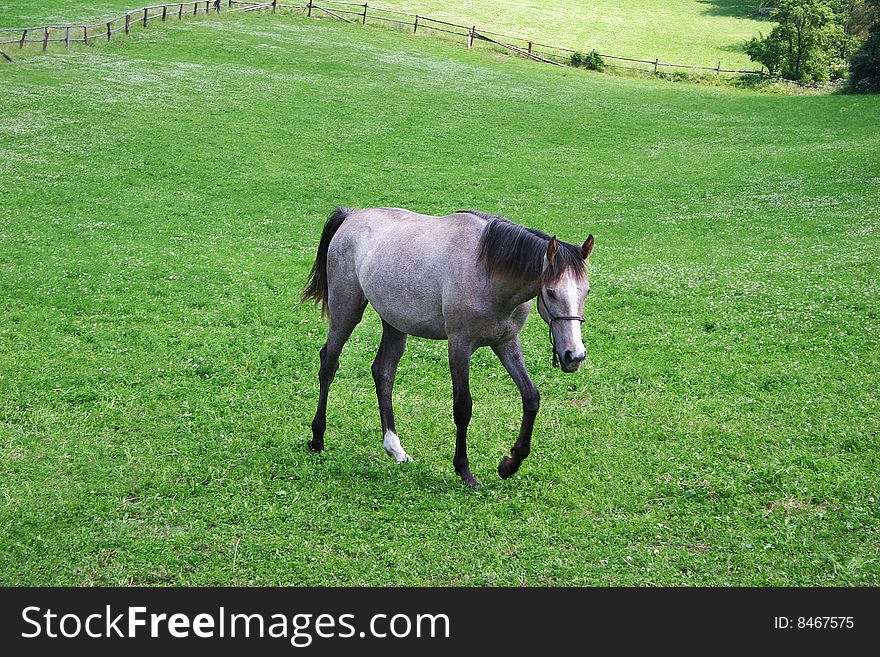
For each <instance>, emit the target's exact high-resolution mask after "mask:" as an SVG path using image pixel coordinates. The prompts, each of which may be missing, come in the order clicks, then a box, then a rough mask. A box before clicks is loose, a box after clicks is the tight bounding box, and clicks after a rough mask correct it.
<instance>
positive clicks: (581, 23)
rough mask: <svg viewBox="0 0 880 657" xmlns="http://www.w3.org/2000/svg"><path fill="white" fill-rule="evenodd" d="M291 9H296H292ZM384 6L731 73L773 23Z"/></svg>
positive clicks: (627, 2)
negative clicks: (755, 38)
mask: <svg viewBox="0 0 880 657" xmlns="http://www.w3.org/2000/svg"><path fill="white" fill-rule="evenodd" d="M143 4H145V3H144V2H140V3H139V2H137V0H97V1H95V2H89V3H82V2H76V1H75V0H52V1H51V2H42V1H39V0H15V1H14V2H12V1H11V0H0V27H19V26H21V27H25V26H28V25H35V24H42V23H43V22H52V21H54V22H68V21H76V20H98V19H101V18H110V17H111V16H113V15H117V14H119V13H120V12H123V11H125V10H126V9H132V8H134V7H136V6H139V5H140V6H142V5H143ZM288 4H294V3H292V2H288ZM376 4H377V5H378V6H382V7H388V8H390V9H398V10H402V11H407V12H411V13H421V14H423V15H427V16H431V17H433V18H441V19H446V20H453V21H462V22H464V23H466V24H471V23H476V24H477V25H480V26H483V27H485V28H486V29H493V30H495V31H500V32H508V33H512V34H513V35H515V36H520V35H521V36H525V37H533V38H535V39H536V40H544V42H545V43H550V44H552V45H558V46H563V47H570V48H575V49H584V50H590V49H593V48H596V49H598V50H600V51H602V52H607V53H610V54H615V55H623V56H626V57H637V58H649V59H654V58H656V57H659V58H660V60H661V61H666V62H674V63H683V64H697V65H705V66H714V65H715V64H716V63H717V62H718V61H721V63H722V65H723V67H724V68H736V67H743V66H750V64H749V60H748V57H746V56H745V55H744V54H743V53H742V44H743V43H745V42H746V41H747V40H748V39H749V38H751V37H752V36H754V35H755V34H757V33H758V31H759V30H760V29H762V27H763V29H764V31H765V32H766V31H767V28H766V27H765V25H766V24H764V23H761V22H760V21H756V20H754V19H753V18H752V17H751V14H752V12H753V11H754V9H755V8H756V7H757V6H759V4H760V2H759V0H737V1H735V2H734V1H730V0H664V1H663V2H661V3H657V2H650V1H648V0H624V1H623V2H618V1H614V0H594V1H593V2H590V3H583V2H578V1H576V0H529V1H528V2H503V1H501V0H465V1H463V2H458V3H454V4H450V3H448V2H440V1H438V0H381V1H378V2H377V3H376Z"/></svg>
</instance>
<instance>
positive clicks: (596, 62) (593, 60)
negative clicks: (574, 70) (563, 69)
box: [569, 50, 605, 71]
mask: <svg viewBox="0 0 880 657" xmlns="http://www.w3.org/2000/svg"><path fill="white" fill-rule="evenodd" d="M569 63H570V64H571V65H572V66H582V67H583V68H588V69H591V70H593V71H601V70H602V69H603V68H604V66H605V60H604V59H602V55H600V54H599V53H598V52H596V51H595V50H593V51H590V52H589V53H588V54H586V55H585V54H583V53H582V52H573V53H571V57H570V58H569Z"/></svg>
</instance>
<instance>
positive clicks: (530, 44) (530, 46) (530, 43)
mask: <svg viewBox="0 0 880 657" xmlns="http://www.w3.org/2000/svg"><path fill="white" fill-rule="evenodd" d="M529 54H530V55H531V54H532V42H531V41H529Z"/></svg>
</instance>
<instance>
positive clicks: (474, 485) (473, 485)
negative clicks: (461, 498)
mask: <svg viewBox="0 0 880 657" xmlns="http://www.w3.org/2000/svg"><path fill="white" fill-rule="evenodd" d="M464 483H466V484H467V485H468V488H470V489H471V490H474V491H476V490H480V486H481V484H480V482H479V481H477V480H476V479H474V478H473V477H471V478H470V479H469V480H468V479H465V480H464Z"/></svg>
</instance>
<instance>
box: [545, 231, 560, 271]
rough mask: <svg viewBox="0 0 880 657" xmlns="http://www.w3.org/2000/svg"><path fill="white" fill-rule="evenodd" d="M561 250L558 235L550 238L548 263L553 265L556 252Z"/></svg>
mask: <svg viewBox="0 0 880 657" xmlns="http://www.w3.org/2000/svg"><path fill="white" fill-rule="evenodd" d="M558 250H559V242H557V241H556V235H554V236H553V237H551V238H550V244H548V245H547V262H549V263H550V264H551V265H552V264H553V259H554V258H555V257H556V252H557V251H558Z"/></svg>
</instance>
